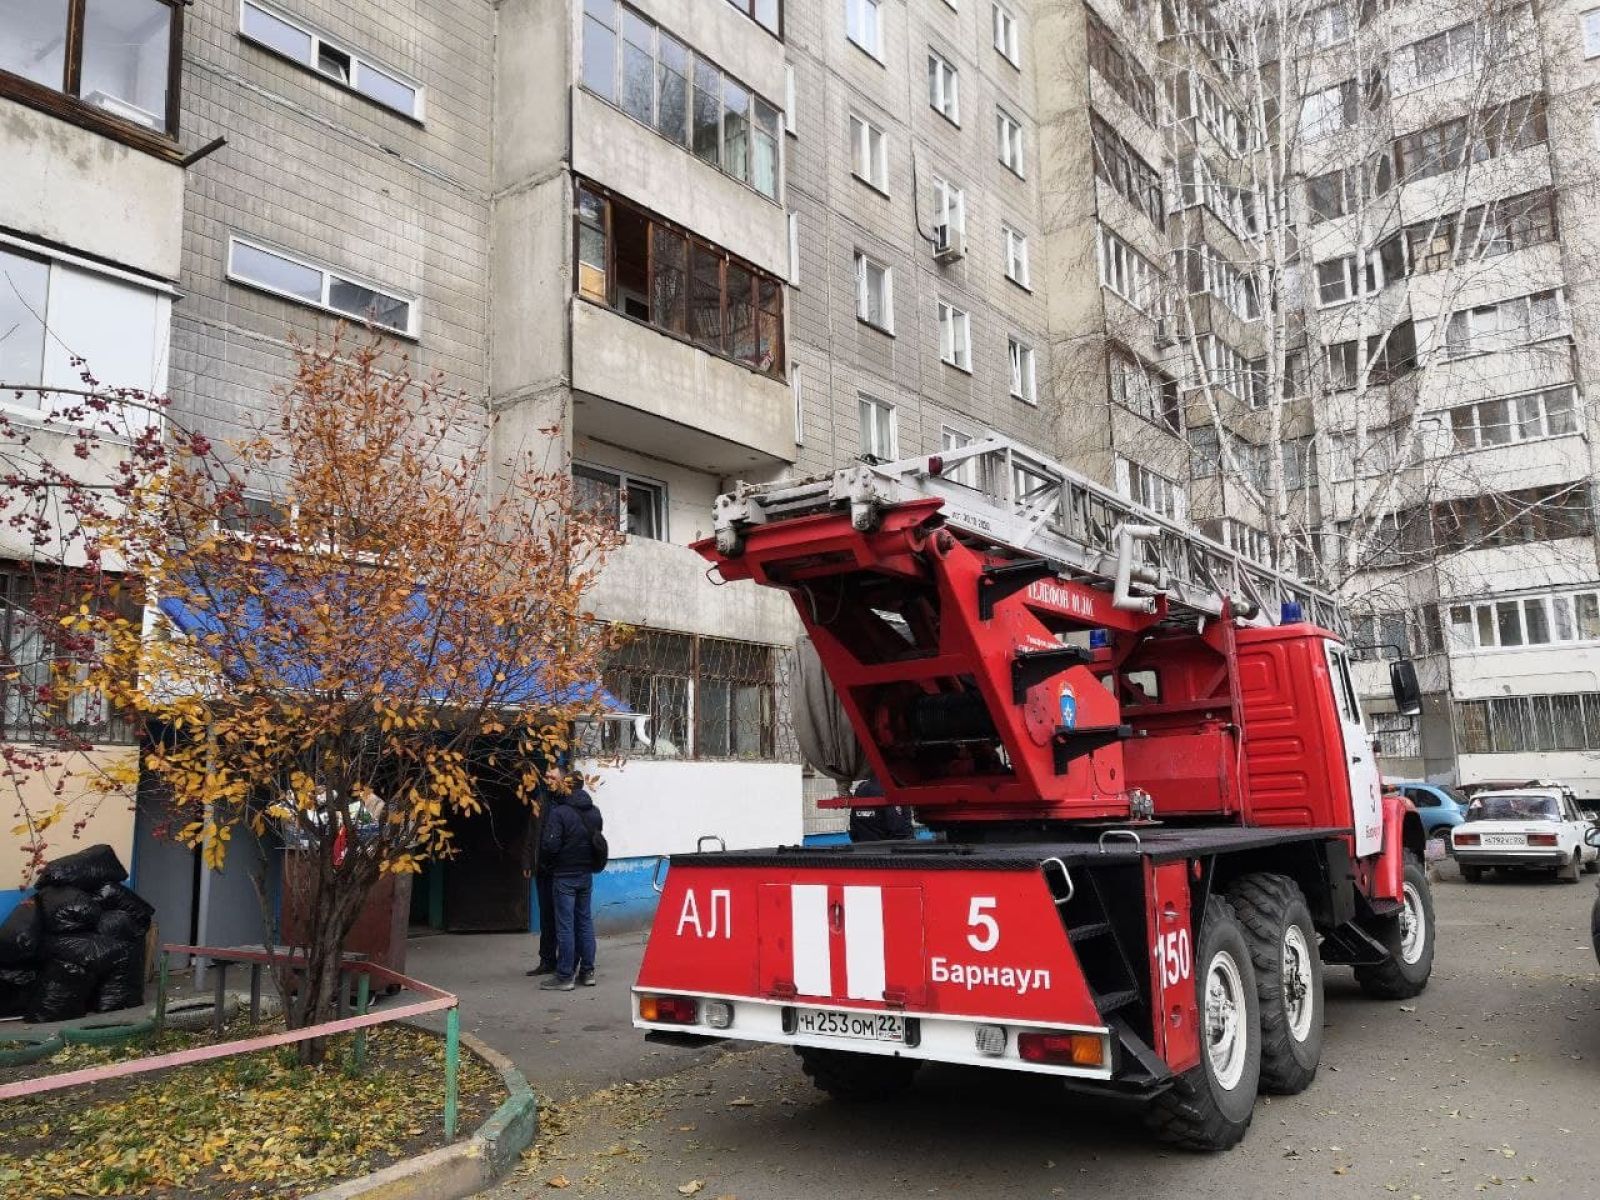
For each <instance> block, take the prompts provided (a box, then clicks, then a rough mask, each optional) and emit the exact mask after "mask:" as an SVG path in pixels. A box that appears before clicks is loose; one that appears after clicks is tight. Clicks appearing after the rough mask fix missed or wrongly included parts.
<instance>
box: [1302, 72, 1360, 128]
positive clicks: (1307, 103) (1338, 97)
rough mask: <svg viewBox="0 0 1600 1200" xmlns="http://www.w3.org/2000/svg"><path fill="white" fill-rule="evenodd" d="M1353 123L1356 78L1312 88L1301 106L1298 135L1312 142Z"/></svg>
mask: <svg viewBox="0 0 1600 1200" xmlns="http://www.w3.org/2000/svg"><path fill="white" fill-rule="evenodd" d="M1355 123H1356V81H1355V80H1354V79H1346V80H1345V81H1344V82H1343V83H1336V84H1334V85H1333V86H1332V87H1330V88H1324V89H1323V90H1322V91H1320V92H1312V93H1311V94H1310V95H1308V96H1307V97H1306V98H1305V100H1304V101H1303V103H1302V105H1301V108H1300V138H1301V140H1302V141H1306V142H1314V141H1316V140H1317V139H1318V138H1325V137H1328V136H1329V135H1331V134H1335V133H1338V132H1339V131H1340V130H1341V129H1348V128H1350V127H1351V126H1352V125H1354V124H1355Z"/></svg>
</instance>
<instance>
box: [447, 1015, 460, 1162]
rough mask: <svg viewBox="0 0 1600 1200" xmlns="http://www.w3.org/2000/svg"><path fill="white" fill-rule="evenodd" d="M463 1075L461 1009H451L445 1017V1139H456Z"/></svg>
mask: <svg viewBox="0 0 1600 1200" xmlns="http://www.w3.org/2000/svg"><path fill="white" fill-rule="evenodd" d="M460 1074H461V1007H460V1006H459V1005H456V1006H453V1007H452V1008H450V1009H449V1010H448V1011H447V1012H446V1013H445V1017H444V1137H445V1141H447V1142H453V1141H455V1137H456V1098H457V1094H458V1092H459V1089H460V1084H461V1081H460V1078H459V1076H460Z"/></svg>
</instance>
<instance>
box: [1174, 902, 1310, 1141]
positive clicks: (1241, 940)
mask: <svg viewBox="0 0 1600 1200" xmlns="http://www.w3.org/2000/svg"><path fill="white" fill-rule="evenodd" d="M1198 949H1199V953H1198V954H1197V955H1196V957H1195V963H1196V968H1197V971H1198V974H1197V975H1196V977H1195V988H1196V994H1197V999H1198V1000H1199V1005H1200V1043H1201V1044H1200V1065H1199V1066H1198V1067H1196V1068H1194V1069H1193V1070H1191V1071H1189V1072H1187V1073H1186V1074H1184V1075H1182V1076H1180V1077H1179V1078H1178V1079H1177V1080H1176V1081H1175V1082H1174V1083H1173V1085H1172V1087H1171V1088H1169V1089H1168V1090H1167V1091H1165V1092H1163V1093H1162V1094H1161V1095H1160V1096H1158V1097H1157V1098H1156V1100H1155V1101H1154V1102H1153V1103H1152V1104H1151V1106H1150V1109H1149V1111H1148V1114H1147V1120H1148V1122H1149V1124H1150V1127H1151V1128H1152V1130H1153V1131H1154V1132H1155V1133H1156V1134H1157V1135H1158V1136H1160V1137H1161V1138H1163V1139H1164V1140H1167V1141H1170V1142H1173V1143H1174V1144H1176V1145H1179V1146H1183V1147H1184V1148H1186V1149H1190V1150H1226V1149H1227V1148H1228V1147H1230V1146H1233V1145H1235V1144H1236V1143H1237V1142H1238V1141H1239V1139H1240V1138H1242V1137H1243V1136H1244V1135H1245V1131H1246V1130H1248V1129H1249V1128H1250V1119H1251V1116H1252V1115H1253V1114H1254V1112H1255V1101H1256V1093H1257V1092H1258V1091H1262V1092H1275V1093H1279V1094H1283V1095H1292V1094H1293V1093H1296V1092H1300V1091H1304V1090H1305V1088H1307V1087H1308V1086H1309V1085H1310V1083H1311V1081H1312V1080H1313V1079H1314V1078H1315V1077H1316V1074H1317V1063H1318V1062H1319V1061H1320V1060H1321V1057H1322V959H1321V957H1320V956H1319V955H1318V953H1317V934H1316V927H1315V926H1314V925H1313V924H1312V920H1311V912H1310V910H1309V909H1308V908H1307V907H1306V902H1305V897H1304V896H1303V895H1301V893H1300V889H1299V888H1298V887H1297V886H1296V885H1295V883H1294V881H1293V880H1291V879H1288V878H1287V877H1285V876H1282V875H1268V874H1254V875H1246V876H1244V877H1242V878H1240V879H1238V880H1236V881H1235V882H1234V884H1233V886H1232V887H1231V888H1230V889H1229V891H1228V895H1227V897H1226V898H1223V897H1220V896H1213V897H1211V898H1210V899H1209V900H1208V901H1207V902H1206V910H1205V916H1204V919H1203V922H1202V925H1201V929H1200V939H1199V943H1198Z"/></svg>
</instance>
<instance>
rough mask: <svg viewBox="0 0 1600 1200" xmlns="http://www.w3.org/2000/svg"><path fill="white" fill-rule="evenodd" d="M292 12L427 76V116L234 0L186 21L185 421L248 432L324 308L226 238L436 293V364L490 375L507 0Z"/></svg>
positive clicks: (429, 358) (380, 58) (212, 0)
mask: <svg viewBox="0 0 1600 1200" xmlns="http://www.w3.org/2000/svg"><path fill="white" fill-rule="evenodd" d="M277 7H278V8H280V9H282V10H283V11H284V12H286V13H287V14H288V15H290V16H292V17H295V18H297V19H299V20H301V21H303V22H304V23H306V24H308V25H310V26H313V27H314V28H316V29H317V30H318V31H319V32H322V33H324V34H326V35H328V36H329V37H330V38H332V39H335V40H336V41H337V42H338V43H340V44H341V45H342V46H343V47H344V48H346V49H349V50H351V51H354V52H356V53H358V54H363V55H365V56H367V57H369V58H370V59H371V60H372V61H373V62H374V63H375V64H376V65H380V66H385V67H389V68H392V69H393V70H396V71H398V72H400V73H402V74H404V75H406V76H409V77H411V78H413V79H415V80H417V81H419V82H420V83H421V84H422V85H423V86H424V88H425V89H426V108H425V113H424V115H425V121H424V122H423V123H417V122H414V121H410V120H407V119H406V118H404V117H402V116H400V115H398V114H396V113H394V112H392V111H391V110H389V109H387V108H384V107H383V106H381V105H378V104H375V103H373V102H372V101H370V100H368V99H366V98H365V97H363V96H361V95H359V94H357V93H355V92H353V91H349V90H347V89H345V88H343V87H341V86H340V85H338V84H337V83H335V82H333V81H331V80H329V79H327V78H324V77H323V76H321V75H319V74H317V73H315V72H313V71H311V70H308V69H306V68H304V67H302V66H300V65H299V64H297V63H293V62H289V61H287V60H285V59H282V58H280V57H278V56H276V55H275V54H273V53H271V52H270V51H267V50H265V49H263V48H262V47H260V46H258V45H256V44H254V43H252V42H248V41H246V40H244V39H243V38H242V37H241V36H240V34H239V31H238V26H239V6H238V4H237V2H236V0H197V2H196V3H195V4H194V5H193V7H191V8H190V9H189V10H188V13H187V16H186V17H185V27H184V30H185V36H184V95H183V128H184V141H185V145H186V146H199V145H202V144H204V143H205V142H207V141H209V140H211V139H212V138H213V137H216V136H218V135H225V136H226V137H227V139H228V144H227V146H225V147H224V148H223V149H222V150H220V151H218V152H217V153H216V154H213V155H212V156H211V157H209V158H206V159H204V160H202V161H201V162H199V163H197V164H196V165H195V166H194V167H192V168H191V169H190V171H189V180H188V190H187V197H186V203H185V214H184V255H183V272H182V285H181V286H182V292H183V298H182V300H181V301H180V302H179V303H178V304H177V305H176V306H175V308H174V320H173V371H172V383H171V387H172V394H173V404H174V412H175V414H176V415H177V417H178V418H179V419H180V420H183V421H186V422H191V423H194V424H196V425H198V426H200V427H202V428H205V429H207V430H208V431H209V432H211V433H213V434H215V435H222V436H227V435H231V434H237V433H240V432H242V430H243V429H244V428H245V427H246V426H247V424H248V422H249V421H250V420H251V418H252V417H253V416H257V415H259V414H260V413H262V412H263V411H264V410H265V408H266V406H267V405H268V404H269V403H270V401H269V400H268V396H269V394H270V391H271V389H272V388H273V387H274V386H276V385H277V384H279V383H280V382H281V381H282V380H283V379H284V378H285V375H286V372H287V370H288V366H289V356H288V343H289V339H290V338H300V339H307V338H310V337H313V336H315V335H316V334H317V333H319V332H323V333H325V332H327V331H328V330H330V329H331V328H332V325H333V323H334V318H332V317H330V316H328V315H326V314H324V313H321V312H319V311H317V310H315V309H311V308H308V307H306V306H304V305H301V304H297V303H295V302H292V301H287V300H282V299H279V298H277V297H275V296H271V295H268V294H265V293H263V292H260V291H257V290H255V289H253V288H250V287H248V286H246V285H243V284H239V283H234V282H230V281H229V280H228V279H227V274H226V265H227V246H228V235H229V234H230V233H238V234H240V235H248V236H250V237H252V238H257V239H260V240H262V241H264V242H267V243H270V244H275V245H277V246H280V247H282V248H283V249H286V250H289V251H292V252H294V253H296V254H298V255H301V256H303V257H305V258H307V259H310V260H313V261H315V262H317V263H319V264H322V265H326V266H330V267H335V268H339V267H343V268H345V269H346V270H348V271H350V272H352V273H354V274H355V275H356V276H358V277H360V278H362V279H365V280H369V281H370V282H372V283H375V284H379V285H383V286H386V287H388V288H390V289H392V290H394V291H397V292H399V293H402V294H406V295H411V296H416V297H419V298H420V302H421V320H420V325H419V327H418V337H417V339H416V340H415V341H414V342H410V341H402V340H398V339H397V340H396V345H397V346H398V347H399V348H401V349H403V350H405V351H406V352H408V353H409V354H410V355H411V357H412V359H413V361H414V362H415V363H416V364H417V366H418V368H420V369H421V370H422V371H432V370H435V369H437V370H439V371H442V372H444V374H445V375H446V376H447V377H448V379H449V381H450V383H451V384H452V385H454V386H456V387H460V388H463V389H465V390H466V391H468V392H469V393H471V394H475V395H477V394H482V393H483V392H484V390H485V388H486V379H487V363H488V353H489V346H488V309H487V304H488V292H487V280H488V261H489V259H488V256H489V224H488V197H487V192H488V187H489V149H490V80H491V72H492V69H493V53H494V37H493V33H494V12H493V8H492V6H491V5H490V4H489V3H488V0H457V2H456V3H452V4H449V5H441V4H438V3H434V2H433V0H385V2H384V3H377V2H375V0H354V2H347V0H281V3H279V4H277Z"/></svg>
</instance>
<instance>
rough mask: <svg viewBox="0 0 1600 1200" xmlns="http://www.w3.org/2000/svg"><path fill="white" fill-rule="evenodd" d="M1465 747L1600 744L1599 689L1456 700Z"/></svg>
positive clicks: (1487, 750) (1537, 748) (1491, 750)
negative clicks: (1556, 693) (1555, 693)
mask: <svg viewBox="0 0 1600 1200" xmlns="http://www.w3.org/2000/svg"><path fill="white" fill-rule="evenodd" d="M1456 724H1457V727H1458V728H1459V729H1460V730H1461V747H1460V749H1461V753H1463V754H1502V753H1529V752H1543V751H1552V750H1596V749H1600V693H1597V692H1572V693H1567V694H1564V695H1555V696H1510V697H1505V698H1499V697H1497V698H1495V699H1492V700H1457V701H1456Z"/></svg>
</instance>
